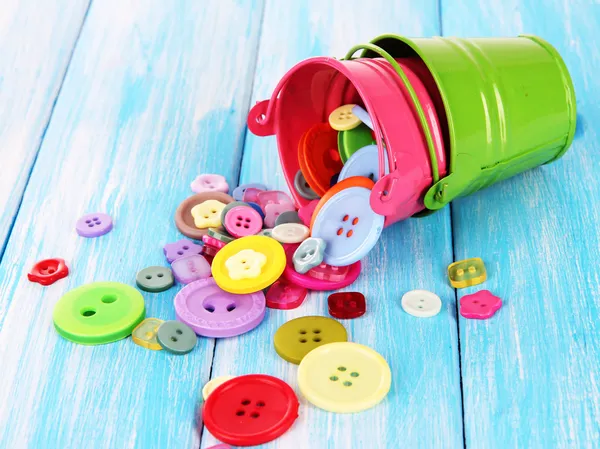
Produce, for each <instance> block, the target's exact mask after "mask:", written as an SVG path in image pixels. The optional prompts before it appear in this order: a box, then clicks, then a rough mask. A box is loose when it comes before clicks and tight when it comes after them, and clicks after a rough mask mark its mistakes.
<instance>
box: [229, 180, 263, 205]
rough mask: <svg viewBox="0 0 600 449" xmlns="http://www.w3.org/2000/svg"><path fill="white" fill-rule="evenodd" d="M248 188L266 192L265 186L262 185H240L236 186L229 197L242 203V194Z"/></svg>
mask: <svg viewBox="0 0 600 449" xmlns="http://www.w3.org/2000/svg"><path fill="white" fill-rule="evenodd" d="M250 187H252V188H255V189H260V190H267V186H265V185H264V184H258V183H254V184H242V185H241V186H237V187H236V188H235V189H233V193H232V194H231V196H232V197H233V199H234V200H236V201H242V200H243V197H244V192H245V191H246V189H249V188H250Z"/></svg>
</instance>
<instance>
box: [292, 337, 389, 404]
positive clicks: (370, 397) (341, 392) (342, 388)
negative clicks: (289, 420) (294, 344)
mask: <svg viewBox="0 0 600 449" xmlns="http://www.w3.org/2000/svg"><path fill="white" fill-rule="evenodd" d="M391 385H392V373H391V371H390V367H389V365H388V363H387V362H386V361H385V359H384V358H383V357H382V356H381V355H380V354H379V353H377V352H376V351H374V350H373V349H371V348H368V347H366V346H363V345H359V344H357V343H348V342H346V343H331V344H328V345H324V346H321V347H320V348H317V349H315V350H314V351H311V352H310V353H309V354H307V356H306V357H304V359H303V360H302V362H301V363H300V366H299V367H298V386H299V387H300V391H301V392H302V394H303V395H304V397H305V398H306V399H307V400H308V402H310V403H311V404H313V405H315V406H317V407H319V408H322V409H323V410H327V411H328V412H335V413H356V412H362V411H363V410H367V409H369V408H371V407H373V406H375V405H377V404H379V403H380V402H381V401H382V400H383V399H384V398H385V397H386V396H387V394H388V392H389V391H390V387H391Z"/></svg>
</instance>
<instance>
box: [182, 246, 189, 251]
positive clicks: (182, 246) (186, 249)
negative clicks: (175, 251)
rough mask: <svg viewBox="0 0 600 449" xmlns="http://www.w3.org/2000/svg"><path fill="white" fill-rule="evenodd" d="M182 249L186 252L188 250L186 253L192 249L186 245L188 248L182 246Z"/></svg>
mask: <svg viewBox="0 0 600 449" xmlns="http://www.w3.org/2000/svg"><path fill="white" fill-rule="evenodd" d="M182 248H183V249H184V250H186V251H187V250H188V249H190V247H189V246H187V245H186V246H182Z"/></svg>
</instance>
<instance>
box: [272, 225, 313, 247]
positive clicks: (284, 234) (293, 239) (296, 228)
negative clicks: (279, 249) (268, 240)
mask: <svg viewBox="0 0 600 449" xmlns="http://www.w3.org/2000/svg"><path fill="white" fill-rule="evenodd" d="M309 234H310V230H309V229H308V228H307V227H306V226H304V225H303V224H298V223H285V224H280V225H278V226H275V227H274V228H273V233H272V234H271V237H273V238H274V239H275V240H277V241H278V242H281V243H300V242H303V241H304V240H306V239H307V238H308V236H309Z"/></svg>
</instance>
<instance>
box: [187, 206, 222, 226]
mask: <svg viewBox="0 0 600 449" xmlns="http://www.w3.org/2000/svg"><path fill="white" fill-rule="evenodd" d="M224 208H225V204H223V203H221V202H220V201H217V200H207V201H204V202H202V203H200V204H197V205H195V206H194V207H192V210H191V211H190V213H191V214H192V217H194V224H195V226H196V227H197V228H198V229H207V228H218V227H219V226H221V212H223V209H224Z"/></svg>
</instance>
